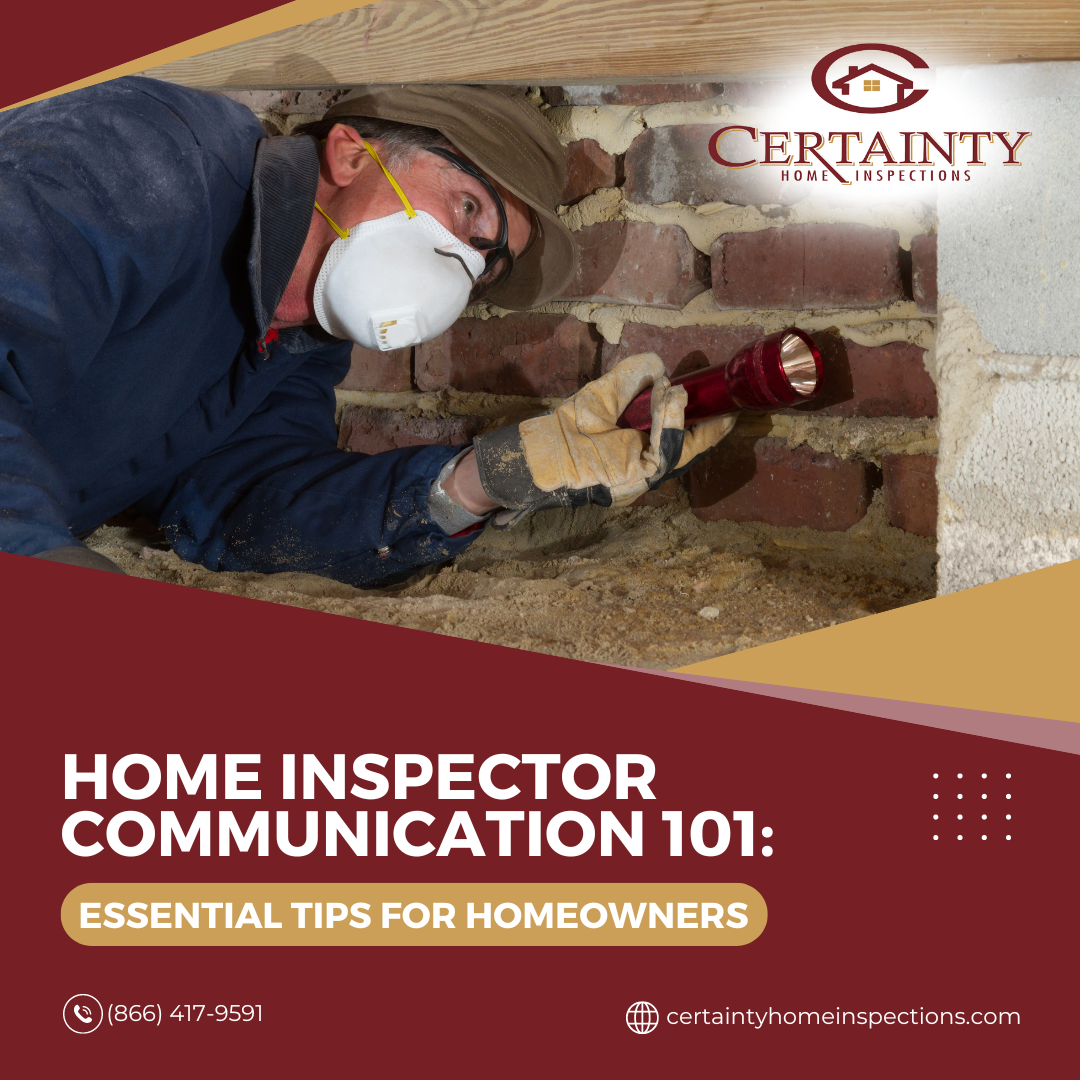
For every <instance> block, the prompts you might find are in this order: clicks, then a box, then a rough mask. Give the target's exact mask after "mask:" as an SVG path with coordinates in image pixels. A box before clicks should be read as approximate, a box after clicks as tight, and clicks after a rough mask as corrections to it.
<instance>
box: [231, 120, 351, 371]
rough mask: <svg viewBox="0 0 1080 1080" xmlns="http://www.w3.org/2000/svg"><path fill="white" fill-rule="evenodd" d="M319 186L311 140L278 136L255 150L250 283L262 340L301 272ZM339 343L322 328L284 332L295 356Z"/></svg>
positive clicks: (315, 147) (284, 339) (315, 150)
mask: <svg viewBox="0 0 1080 1080" xmlns="http://www.w3.org/2000/svg"><path fill="white" fill-rule="evenodd" d="M318 186H319V144H318V142H317V141H316V140H315V139H314V138H313V137H312V136H310V135H299V136H288V135H272V136H270V137H269V138H265V139H261V140H260V141H259V145H258V147H257V149H256V151H255V170H254V174H253V176H252V184H251V194H252V203H253V207H254V221H253V225H252V237H251V252H250V254H249V255H248V280H249V282H250V283H251V298H252V305H253V307H254V314H255V324H256V327H257V330H258V340H259V341H262V340H264V339H265V337H266V332H267V330H269V329H270V322H271V320H272V319H273V317H274V312H275V311H276V310H277V306H278V304H279V303H281V298H282V296H284V295H285V287H286V286H287V285H288V284H289V278H290V277H291V276H292V272H293V270H294V269H295V267H296V263H297V260H298V259H299V258H300V252H301V251H302V250H303V247H304V241H305V240H306V239H307V234H308V228H309V226H310V224H311V212H312V209H313V208H314V206H315V195H316V192H317V190H318ZM333 340H335V339H334V338H332V337H331V336H330V335H329V334H327V333H326V332H325V331H324V330H323V329H322V327H321V326H319V325H317V324H316V325H314V326H298V327H291V328H290V329H288V330H282V331H281V332H280V334H279V341H281V343H282V344H283V345H284V346H285V348H286V349H288V351H289V352H303V351H306V350H308V349H313V348H316V347H317V346H319V345H323V344H325V343H326V342H328V341H333Z"/></svg>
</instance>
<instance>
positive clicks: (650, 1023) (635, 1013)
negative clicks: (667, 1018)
mask: <svg viewBox="0 0 1080 1080" xmlns="http://www.w3.org/2000/svg"><path fill="white" fill-rule="evenodd" d="M659 1023H660V1012H659V1010H658V1009H657V1008H656V1006H655V1005H654V1004H653V1003H652V1002H651V1001H635V1002H634V1004H633V1005H631V1006H630V1008H629V1009H627V1010H626V1026H627V1027H628V1028H629V1029H630V1030H631V1031H632V1032H634V1034H635V1035H648V1034H649V1032H650V1031H655V1030H656V1026H657V1024H659Z"/></svg>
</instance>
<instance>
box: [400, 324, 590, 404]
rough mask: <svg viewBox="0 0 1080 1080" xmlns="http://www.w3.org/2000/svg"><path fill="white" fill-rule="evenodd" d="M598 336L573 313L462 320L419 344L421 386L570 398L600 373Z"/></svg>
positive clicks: (422, 388)
mask: <svg viewBox="0 0 1080 1080" xmlns="http://www.w3.org/2000/svg"><path fill="white" fill-rule="evenodd" d="M599 366H600V335H599V334H598V333H597V332H596V328H595V327H594V326H592V325H590V324H589V323H583V322H579V321H578V320H577V319H575V318H574V317H573V316H572V315H533V314H524V315H507V316H506V317H505V318H502V319H486V320H485V319H458V321H457V322H456V323H454V325H453V326H451V327H450V329H449V330H447V331H446V333H444V334H442V335H440V336H439V337H437V338H436V339H435V340H434V341H428V342H425V343H424V344H423V345H417V346H416V385H417V386H418V387H419V388H420V389H421V390H445V389H446V388H448V387H453V388H454V389H455V390H465V391H473V392H478V391H483V392H487V393H491V394H520V395H522V396H525V397H568V396H569V395H570V394H572V393H574V392H575V391H576V390H578V389H579V388H580V387H582V386H584V385H585V383H587V382H589V381H590V380H591V379H595V378H596V376H597V375H598V374H599Z"/></svg>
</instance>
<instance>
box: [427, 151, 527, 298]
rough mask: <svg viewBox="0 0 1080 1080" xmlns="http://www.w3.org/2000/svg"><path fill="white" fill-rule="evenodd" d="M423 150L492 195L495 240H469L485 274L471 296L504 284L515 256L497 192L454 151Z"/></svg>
mask: <svg viewBox="0 0 1080 1080" xmlns="http://www.w3.org/2000/svg"><path fill="white" fill-rule="evenodd" d="M425 149H426V150H427V152H428V153H429V154H436V155H438V156H439V157H441V158H443V159H444V160H446V161H449V162H450V164H451V165H453V166H454V167H455V168H456V169H460V170H461V171H462V172H463V173H467V174H468V175H469V176H471V177H473V178H474V179H476V180H479V181H480V183H481V184H483V186H484V190H485V191H487V193H488V194H489V195H490V196H491V201H492V202H493V203H494V204H495V209H496V210H498V212H499V235H498V237H497V238H496V239H494V240H489V239H487V238H486V237H483V236H471V237H469V242H470V243H471V244H472V246H473V247H474V248H476V249H477V251H483V252H484V253H485V254H484V262H485V268H484V273H483V274H482V275H481V277H480V279H479V281H478V282H477V285H478V289H474V290H473V291H474V294H476V293H477V292H481V291H482V292H484V293H486V292H487V291H488V290H490V289H493V288H494V287H495V286H496V285H498V284H499V283H500V282H502V281H505V280H506V279H507V277H509V276H510V271H511V270H513V269H514V255H513V253H512V252H511V251H510V242H509V227H508V225H507V222H506V207H505V206H504V205H503V201H502V199H501V198H500V197H499V193H498V192H497V191H496V190H495V188H494V187H493V186H492V184H491V181H489V180H488V178H487V177H486V176H485V175H484V174H483V173H482V172H481V171H480V170H479V169H478V168H476V166H475V165H473V164H472V162H470V161H467V160H466V159H465V158H463V157H462V156H461V155H460V154H455V153H454V151H453V150H446V149H444V148H443V147H441V146H428V147H425ZM474 298H475V295H474Z"/></svg>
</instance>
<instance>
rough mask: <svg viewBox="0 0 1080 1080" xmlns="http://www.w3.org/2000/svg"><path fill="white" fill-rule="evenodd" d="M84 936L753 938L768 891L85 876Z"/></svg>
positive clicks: (414, 941)
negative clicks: (141, 880)
mask: <svg viewBox="0 0 1080 1080" xmlns="http://www.w3.org/2000/svg"><path fill="white" fill-rule="evenodd" d="M60 917H61V920H62V922H63V924H64V930H65V931H66V932H67V935H68V937H70V938H71V939H72V940H74V941H77V942H79V943H80V944H81V945H746V944H748V943H749V942H751V941H753V940H754V939H755V938H756V937H758V935H760V934H761V932H762V930H764V929H765V923H766V921H767V919H768V910H767V909H766V906H765V901H764V899H763V898H762V896H761V894H760V893H759V892H758V891H757V890H756V889H753V888H751V887H750V886H749V885H740V884H733V883H723V884H715V883H710V884H669V883H663V884H647V883H642V882H633V883H628V884H617V885H612V884H607V883H604V884H598V883H588V882H572V883H562V884H550V883H543V884H535V883H534V884H521V883H514V884H498V883H496V884H492V883H485V884H469V883H466V884H463V883H460V882H453V883H447V884H438V883H434V884H433V883H430V882H427V883H422V884H418V883H409V884H404V883H388V882H365V883H357V884H341V883H337V884H334V883H330V884H326V883H323V884H312V883H302V884H289V883H282V882H263V883H258V884H251V883H246V884H245V883H236V882H230V883H227V884H220V883H219V884H201V883H192V882H181V883H170V884H160V883H158V884H137V883H132V882H119V883H105V884H98V883H94V884H87V885H79V886H78V887H77V888H75V889H72V891H71V892H70V893H68V895H67V896H66V897H65V898H64V903H63V907H62V908H61V912H60Z"/></svg>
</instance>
